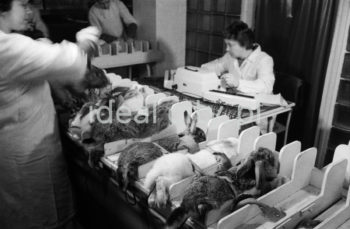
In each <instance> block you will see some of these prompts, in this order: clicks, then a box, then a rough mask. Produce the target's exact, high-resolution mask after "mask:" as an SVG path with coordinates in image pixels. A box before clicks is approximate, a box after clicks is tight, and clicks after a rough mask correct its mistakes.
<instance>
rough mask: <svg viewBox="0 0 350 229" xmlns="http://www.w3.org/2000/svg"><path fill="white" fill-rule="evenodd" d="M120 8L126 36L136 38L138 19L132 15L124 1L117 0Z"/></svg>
mask: <svg viewBox="0 0 350 229" xmlns="http://www.w3.org/2000/svg"><path fill="white" fill-rule="evenodd" d="M116 4H117V6H118V9H119V14H120V17H121V19H122V21H123V22H124V24H125V27H126V29H125V33H126V36H127V37H129V38H132V39H135V38H136V32H137V22H136V19H135V18H134V17H133V16H132V15H131V13H130V12H129V10H128V8H127V7H126V6H125V5H124V3H123V2H121V1H117V2H116Z"/></svg>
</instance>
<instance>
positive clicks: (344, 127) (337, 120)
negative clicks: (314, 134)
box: [326, 29, 350, 162]
mask: <svg viewBox="0 0 350 229" xmlns="http://www.w3.org/2000/svg"><path fill="white" fill-rule="evenodd" d="M349 141H350V29H349V35H348V44H347V50H346V53H345V59H344V63H343V70H342V74H341V79H340V83H339V91H338V96H337V101H336V105H335V108H334V116H333V127H332V129H331V134H330V138H329V142H328V150H327V157H326V162H330V161H331V159H332V157H333V152H334V149H335V147H337V146H338V145H339V144H347V143H348V142H349Z"/></svg>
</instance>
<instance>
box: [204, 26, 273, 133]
mask: <svg viewBox="0 0 350 229" xmlns="http://www.w3.org/2000/svg"><path fill="white" fill-rule="evenodd" d="M224 40H225V43H226V53H225V55H224V56H223V57H221V58H219V59H216V60H214V61H211V62H209V63H206V64H203V65H202V66H201V67H202V68H205V69H208V70H209V71H213V72H215V73H216V74H217V76H219V77H220V79H221V85H222V86H223V87H224V88H226V90H233V91H236V90H238V91H240V92H243V93H247V94H253V95H254V94H261V93H263V94H272V93H273V86H274V83H275V75H274V70H273V65H274V64H273V59H272V57H271V56H269V55H268V54H267V53H266V52H263V51H262V50H261V47H260V45H258V44H257V43H255V37H254V33H253V31H252V30H251V29H249V27H248V25H247V24H246V23H244V22H242V21H236V22H233V23H232V24H231V25H229V26H228V27H227V29H226V31H225V33H224ZM275 120H276V117H272V119H271V121H270V123H269V124H268V120H267V119H262V120H257V123H258V125H259V127H260V129H261V132H262V133H266V132H269V131H271V130H272V129H273V126H274V123H275ZM268 128H269V129H268Z"/></svg>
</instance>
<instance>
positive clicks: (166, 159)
mask: <svg viewBox="0 0 350 229" xmlns="http://www.w3.org/2000/svg"><path fill="white" fill-rule="evenodd" d="M194 174H195V171H194V169H193V166H192V163H191V161H190V160H189V158H188V157H187V156H186V154H184V153H182V152H175V153H170V154H167V155H164V156H162V157H160V158H158V159H157V160H156V162H155V163H154V165H153V167H152V169H151V170H150V171H149V172H148V173H147V175H146V178H145V182H144V185H145V187H146V188H147V189H148V190H151V189H153V187H154V185H155V190H154V191H152V190H151V195H150V197H149V199H148V204H149V205H150V206H157V207H164V206H166V204H167V203H168V200H169V193H168V189H169V187H170V185H171V184H174V183H176V182H178V181H180V180H182V179H184V178H186V177H189V176H192V175H194Z"/></svg>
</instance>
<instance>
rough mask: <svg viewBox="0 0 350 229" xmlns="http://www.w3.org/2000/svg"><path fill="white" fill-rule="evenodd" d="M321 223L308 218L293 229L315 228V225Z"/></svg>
mask: <svg viewBox="0 0 350 229" xmlns="http://www.w3.org/2000/svg"><path fill="white" fill-rule="evenodd" d="M320 223H322V221H321V220H313V219H310V218H306V219H303V220H302V221H301V222H299V223H298V225H297V226H296V227H295V229H307V228H310V229H311V228H315V227H316V226H317V225H319V224H320Z"/></svg>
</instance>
